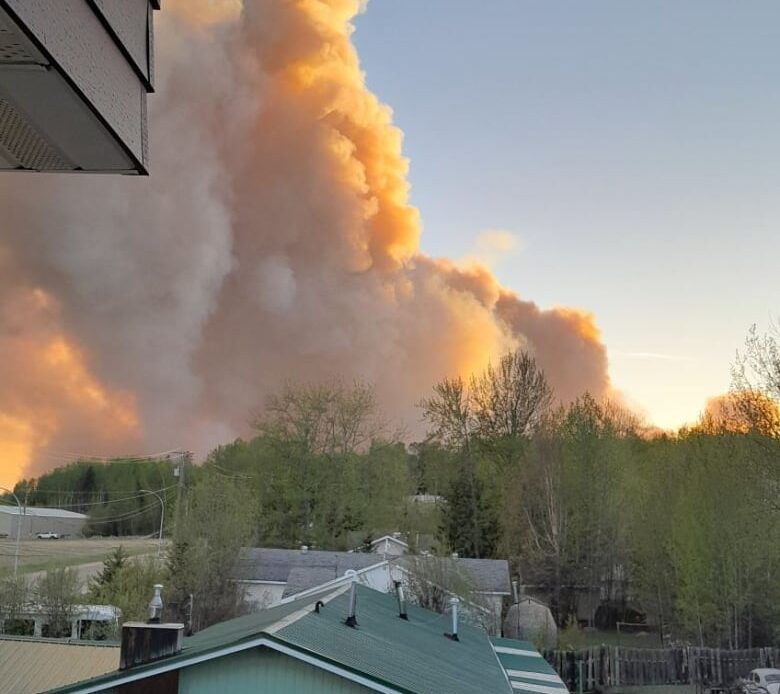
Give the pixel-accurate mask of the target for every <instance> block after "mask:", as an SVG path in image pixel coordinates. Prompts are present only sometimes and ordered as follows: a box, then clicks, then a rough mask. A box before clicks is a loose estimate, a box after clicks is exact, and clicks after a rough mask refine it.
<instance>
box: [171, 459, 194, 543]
mask: <svg viewBox="0 0 780 694" xmlns="http://www.w3.org/2000/svg"><path fill="white" fill-rule="evenodd" d="M175 455H177V456H178V457H179V462H178V463H177V465H176V467H175V468H174V469H173V474H174V476H175V477H176V478H178V485H177V487H176V521H175V528H174V532H178V530H179V529H180V527H181V522H182V504H183V503H184V476H185V473H184V471H185V470H186V469H187V465H189V464H190V463H192V453H191V452H190V451H176V454H175Z"/></svg>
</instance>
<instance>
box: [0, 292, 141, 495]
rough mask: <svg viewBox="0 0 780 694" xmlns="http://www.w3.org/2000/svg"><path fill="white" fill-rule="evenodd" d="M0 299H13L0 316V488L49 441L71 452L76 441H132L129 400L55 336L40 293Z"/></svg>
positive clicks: (50, 309) (50, 310)
mask: <svg viewBox="0 0 780 694" xmlns="http://www.w3.org/2000/svg"><path fill="white" fill-rule="evenodd" d="M5 298H6V299H8V298H12V300H11V301H10V302H8V303H6V305H5V306H4V307H3V310H2V312H0V325H3V327H5V328H6V330H5V331H4V333H2V334H0V361H2V364H3V385H4V387H3V390H2V391H1V392H0V461H2V464H1V465H0V485H1V486H4V487H10V486H12V485H13V484H14V483H15V482H16V481H17V480H18V479H19V478H20V477H21V476H22V475H23V474H24V473H25V472H26V471H27V468H28V467H29V466H30V465H31V464H32V463H33V462H34V461H36V456H37V454H39V453H41V452H43V451H45V450H46V448H47V446H48V445H49V443H50V442H51V441H52V440H53V439H57V440H58V441H59V443H60V444H66V442H67V441H68V440H70V441H71V442H72V443H73V445H75V446H78V444H79V439H80V438H81V437H85V438H86V437H89V439H90V440H91V441H92V442H93V445H100V444H101V443H102V444H103V445H105V444H107V443H114V442H116V443H121V442H129V441H130V440H132V438H133V437H136V436H137V434H138V417H137V415H136V413H135V411H134V403H133V398H132V395H130V394H129V393H122V392H116V391H111V390H109V389H107V388H106V387H104V386H103V385H101V384H100V382H99V381H98V380H97V379H96V378H95V376H94V375H93V374H91V373H90V371H89V368H88V366H87V364H86V360H85V358H84V355H83V354H82V353H81V352H80V351H79V350H78V349H77V348H76V347H75V345H74V344H73V343H72V342H70V341H69V340H68V338H67V337H65V336H64V335H63V334H61V333H59V332H57V328H56V313H57V309H56V302H55V301H54V300H53V299H52V298H51V297H50V296H49V295H48V294H47V293H46V292H44V291H43V290H41V289H40V288H36V289H32V290H27V291H24V290H23V291H16V292H13V293H12V297H11V296H9V295H8V294H6V296H5ZM74 435H75V436H74ZM75 450H76V451H77V450H78V449H77V448H76V449H75ZM49 454H50V455H56V454H55V453H54V452H51V451H50V452H49ZM59 455H60V456H61V457H63V458H67V457H70V456H72V455H73V450H71V451H69V452H67V453H66V452H61V453H60V454H59ZM39 462H43V461H39Z"/></svg>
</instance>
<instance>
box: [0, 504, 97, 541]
mask: <svg viewBox="0 0 780 694" xmlns="http://www.w3.org/2000/svg"><path fill="white" fill-rule="evenodd" d="M20 518H21V530H20V537H21V538H22V539H30V538H31V537H35V535H37V534H38V533H46V532H53V533H57V534H58V535H82V534H83V533H84V525H85V523H86V522H87V516H85V515H84V514H83V513H75V512H74V511H65V510H64V509H61V508H42V507H35V506H22V508H21V509H20V508H19V507H18V506H0V537H8V538H10V539H16V528H17V524H18V523H19V522H20V521H19V519H20Z"/></svg>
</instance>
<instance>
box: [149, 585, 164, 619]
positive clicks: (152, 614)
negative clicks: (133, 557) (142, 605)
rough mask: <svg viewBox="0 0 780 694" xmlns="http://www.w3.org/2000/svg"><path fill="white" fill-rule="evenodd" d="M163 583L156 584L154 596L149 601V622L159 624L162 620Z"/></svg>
mask: <svg viewBox="0 0 780 694" xmlns="http://www.w3.org/2000/svg"><path fill="white" fill-rule="evenodd" d="M162 588H163V587H162V584H161V583H155V584H154V596H153V597H152V599H151V600H150V601H149V621H148V624H159V623H160V621H161V620H162V611H163V601H162V595H160V591H161V590H162Z"/></svg>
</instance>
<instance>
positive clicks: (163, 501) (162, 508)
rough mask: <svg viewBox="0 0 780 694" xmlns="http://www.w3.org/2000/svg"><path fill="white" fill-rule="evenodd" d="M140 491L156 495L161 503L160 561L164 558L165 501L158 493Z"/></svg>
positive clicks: (158, 554)
mask: <svg viewBox="0 0 780 694" xmlns="http://www.w3.org/2000/svg"><path fill="white" fill-rule="evenodd" d="M138 491H140V492H143V493H144V494H154V495H155V496H156V497H157V500H158V501H159V502H160V540H159V542H158V543H157V558H158V559H159V558H160V557H161V556H162V536H163V523H165V500H164V499H163V498H162V497H161V496H160V495H159V494H158V493H157V492H153V491H152V490H151V489H139V490H138Z"/></svg>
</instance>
